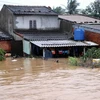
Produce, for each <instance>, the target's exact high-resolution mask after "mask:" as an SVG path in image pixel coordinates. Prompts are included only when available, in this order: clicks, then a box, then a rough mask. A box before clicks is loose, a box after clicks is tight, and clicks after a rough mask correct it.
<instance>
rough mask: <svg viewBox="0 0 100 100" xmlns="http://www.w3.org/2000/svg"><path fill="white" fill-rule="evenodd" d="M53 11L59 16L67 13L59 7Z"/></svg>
mask: <svg viewBox="0 0 100 100" xmlns="http://www.w3.org/2000/svg"><path fill="white" fill-rule="evenodd" d="M53 11H55V12H56V13H57V14H64V13H65V9H63V8H62V7H60V6H58V7H54V8H53Z"/></svg>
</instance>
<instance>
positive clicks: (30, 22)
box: [29, 20, 32, 29]
mask: <svg viewBox="0 0 100 100" xmlns="http://www.w3.org/2000/svg"><path fill="white" fill-rule="evenodd" d="M29 27H30V29H32V20H30V21H29Z"/></svg>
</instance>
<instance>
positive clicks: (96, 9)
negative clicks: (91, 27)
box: [81, 0, 100, 18]
mask: <svg viewBox="0 0 100 100" xmlns="http://www.w3.org/2000/svg"><path fill="white" fill-rule="evenodd" d="M81 12H82V14H85V15H89V16H93V17H98V18H100V0H95V1H94V2H92V3H90V4H89V5H88V6H87V7H86V9H84V10H82V11H81Z"/></svg>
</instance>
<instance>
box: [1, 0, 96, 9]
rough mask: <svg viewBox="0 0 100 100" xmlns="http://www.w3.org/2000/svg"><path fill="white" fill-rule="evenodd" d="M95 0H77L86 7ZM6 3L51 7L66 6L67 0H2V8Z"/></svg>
mask: <svg viewBox="0 0 100 100" xmlns="http://www.w3.org/2000/svg"><path fill="white" fill-rule="evenodd" d="M94 1H95V0H77V2H79V3H80V6H79V7H78V8H80V9H84V8H86V6H88V5H89V4H90V3H91V2H94ZM4 4H9V5H33V6H50V7H52V8H53V7H57V6H62V7H64V6H66V5H67V0H0V9H1V8H2V6H3V5H4Z"/></svg>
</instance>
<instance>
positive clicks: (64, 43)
mask: <svg viewBox="0 0 100 100" xmlns="http://www.w3.org/2000/svg"><path fill="white" fill-rule="evenodd" d="M30 42H31V43H32V44H34V45H36V46H38V47H72V46H98V44H96V43H94V42H91V41H83V42H82V41H73V40H50V41H30Z"/></svg>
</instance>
